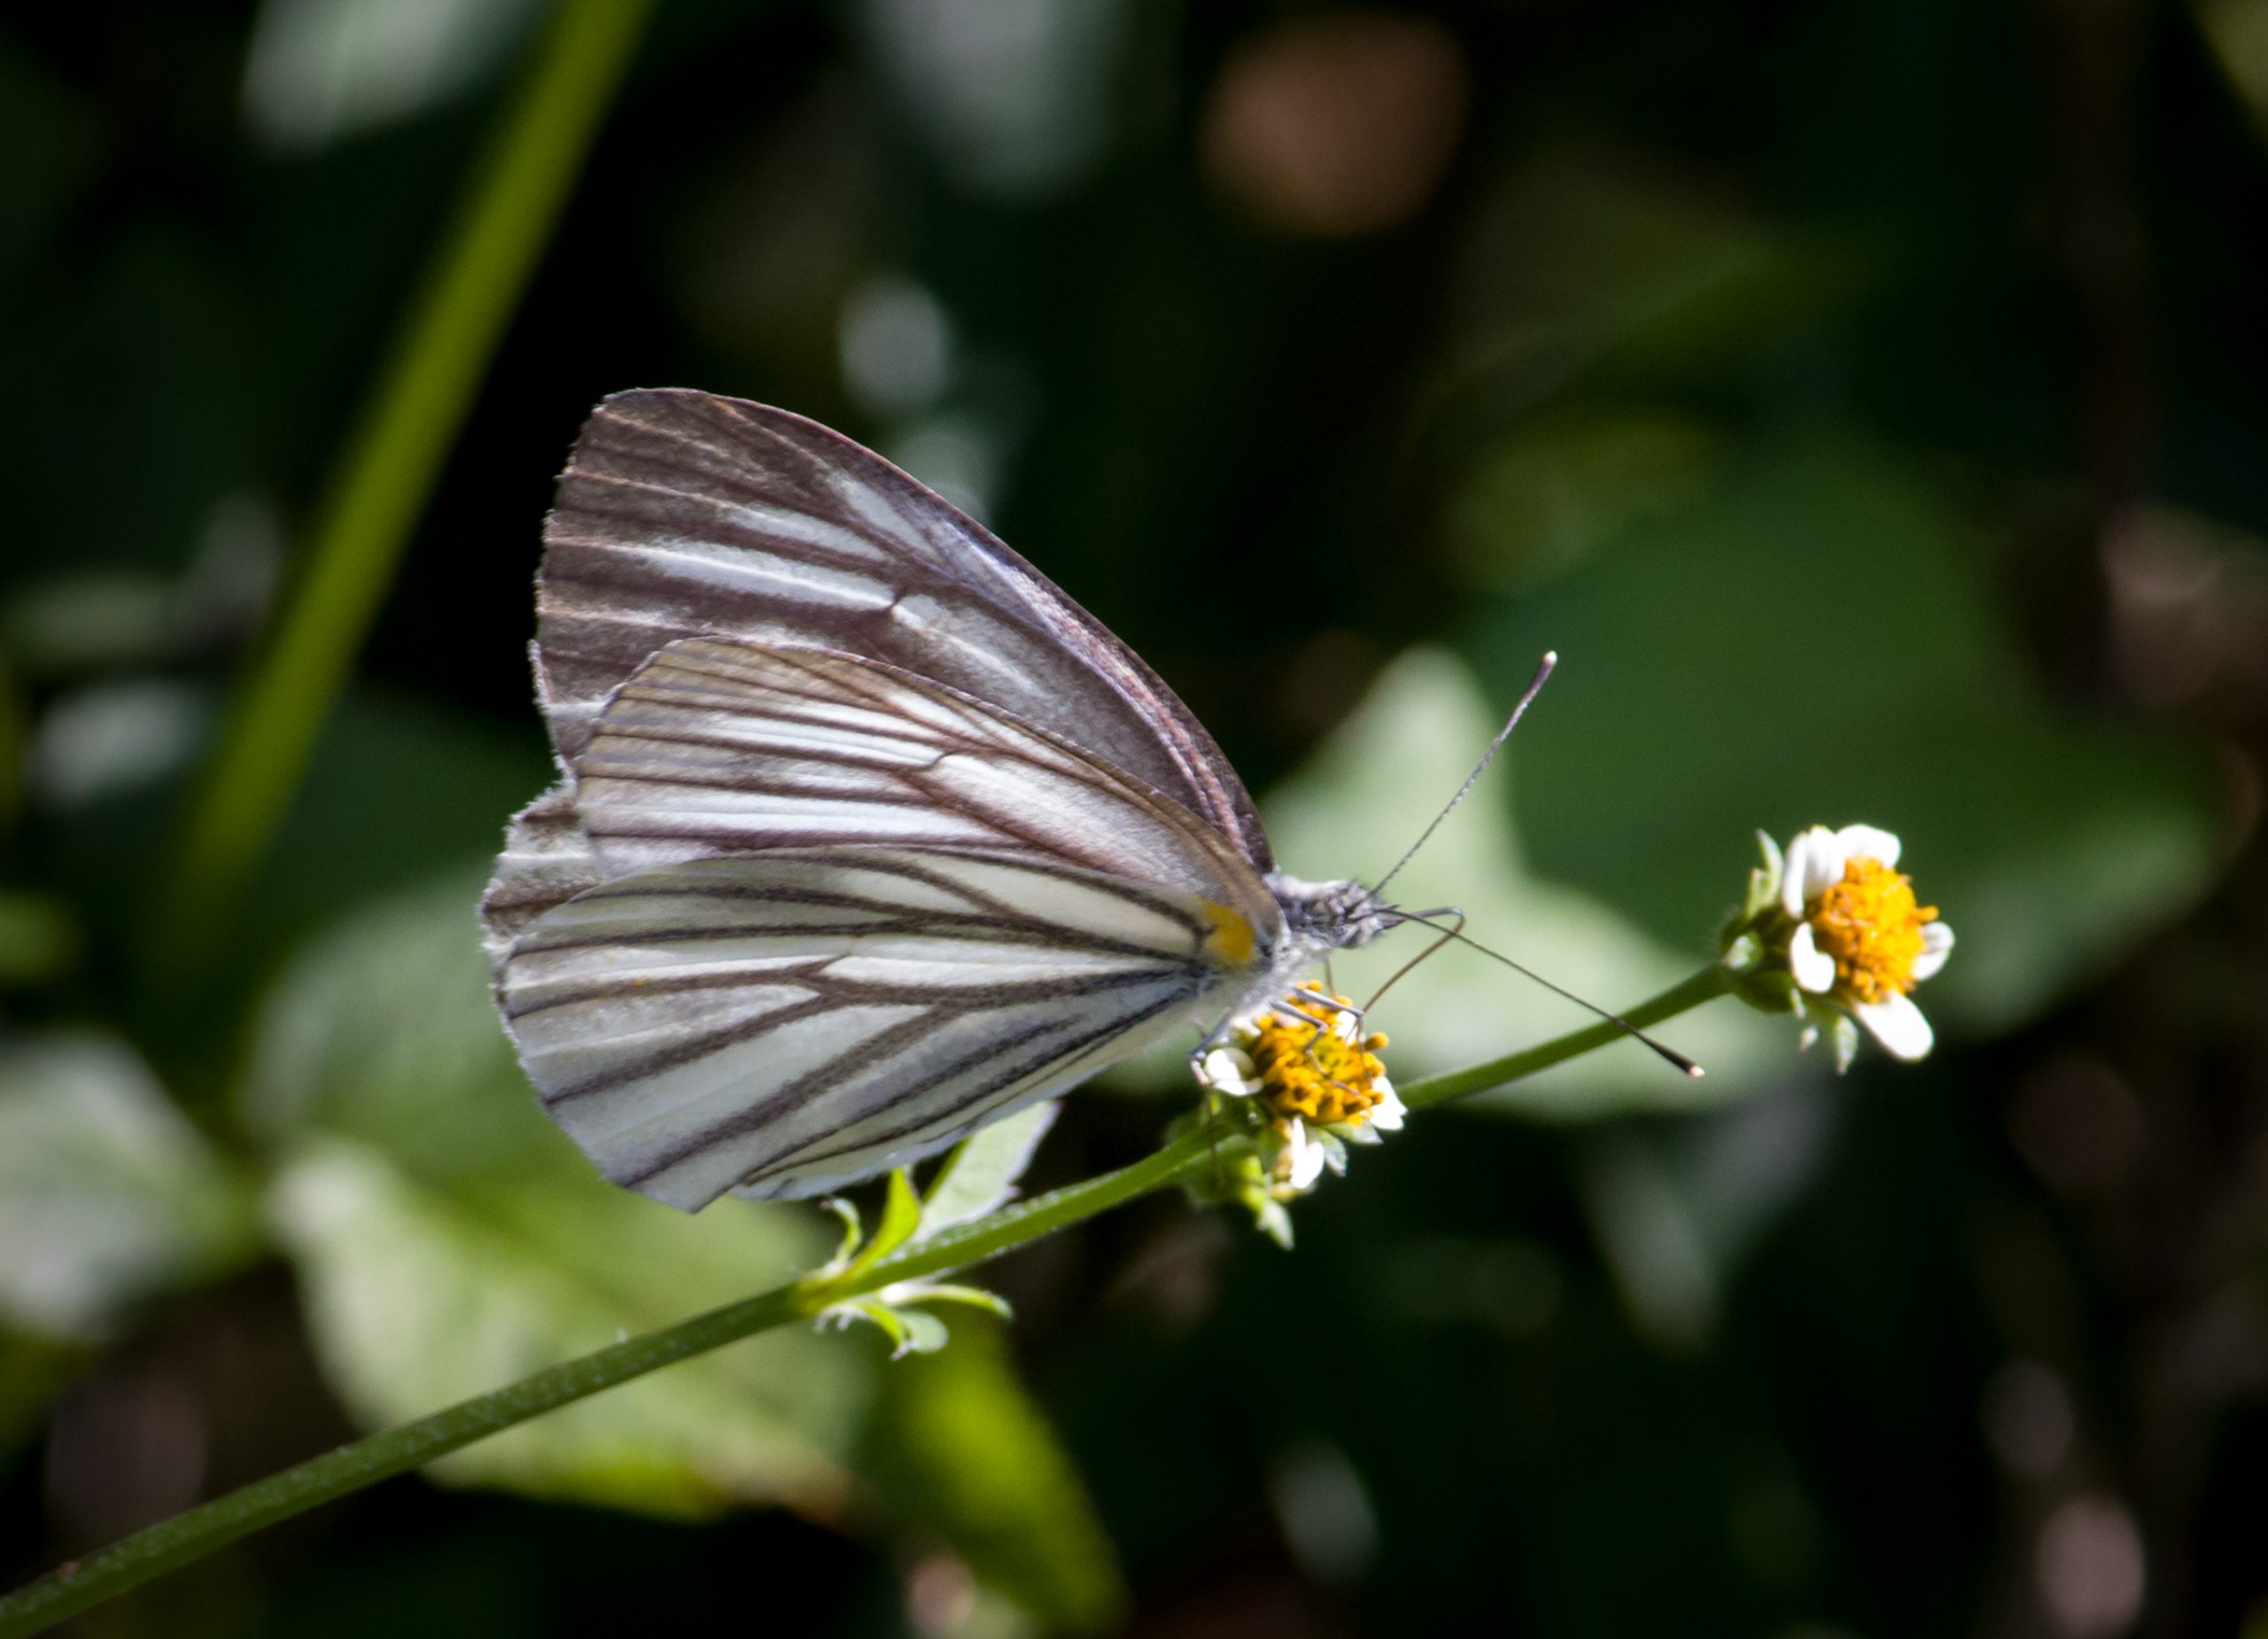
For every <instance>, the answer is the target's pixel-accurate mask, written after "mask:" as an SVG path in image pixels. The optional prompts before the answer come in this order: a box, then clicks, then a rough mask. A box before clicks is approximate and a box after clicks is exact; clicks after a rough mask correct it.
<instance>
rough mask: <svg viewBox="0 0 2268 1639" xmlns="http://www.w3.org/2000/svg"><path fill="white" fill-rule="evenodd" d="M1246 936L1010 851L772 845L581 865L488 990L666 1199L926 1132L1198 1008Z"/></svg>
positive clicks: (1215, 996)
mask: <svg viewBox="0 0 2268 1639" xmlns="http://www.w3.org/2000/svg"><path fill="white" fill-rule="evenodd" d="M1224 934H1225V935H1227V937H1225V938H1224ZM1253 952H1254V947H1253V943H1252V940H1251V937H1250V935H1249V932H1248V931H1247V932H1245V933H1243V934H1242V935H1241V936H1240V937H1239V930H1238V928H1237V927H1236V925H1235V924H1234V923H1231V922H1224V920H1223V911H1222V907H1221V906H1220V905H1218V904H1217V903H1216V902H1213V901H1210V900H1208V899H1206V898H1204V897H1200V896H1197V895H1193V894H1189V893H1184V892H1182V891H1180V890H1177V889H1167V888H1162V887H1156V886H1151V885H1147V884H1144V883H1139V882H1129V881H1127V880H1125V879H1123V878H1120V877H1114V876H1107V875H1103V874H1099V873H1095V872H1091V871H1087V870H1084V869H1081V868H1079V867H1076V866H1065V865H1060V864H1051V863H1048V862H1046V861H1045V860H1043V859H1041V858H1037V857H1035V856H1031V855H1025V856H1022V857H1015V856H1008V855H1001V854H993V853H976V852H966V851H957V850H950V849H935V848H920V847H901V846H891V847H861V848H845V849H788V850H782V851H772V852H766V853H760V854H752V855H742V856H734V857H726V858H707V859H698V860H694V861H690V862H687V863H682V864H676V865H667V866H659V867H657V868H655V869H653V870H649V871H647V872H644V873H641V874H637V875H634V876H631V877H627V878H625V879H623V880H620V881H617V882H608V883H605V884H602V885H601V886H599V887H596V888H593V889H587V890H586V891H585V892H584V893H582V894H580V895H579V896H578V897H575V898H574V899H572V900H571V901H569V902H568V903H566V904H564V905H559V906H557V907H555V909H553V910H551V911H548V912H547V913H544V914H543V915H542V916H540V917H539V918H538V919H537V920H535V921H534V922H533V923H532V925H531V926H530V927H529V928H527V930H526V931H525V932H524V934H523V935H522V936H520V938H519V939H518V941H517V944H515V946H514V948H513V950H512V952H511V954H510V956H509V958H508V959H507V960H506V961H505V963H504V965H503V968H502V971H501V975H500V981H499V985H498V998H499V1001H500V1003H501V1006H502V1008H503V1012H504V1017H505V1021H506V1024H507V1027H508V1028H509V1030H510V1032H511V1035H512V1037H513V1040H514V1042H515V1043H516V1044H517V1046H518V1048H519V1052H520V1057H521V1061H522V1062H523V1063H524V1065H525V1066H526V1067H527V1070H528V1073H529V1075H530V1076H532V1078H533V1080H534V1081H535V1083H536V1085H537V1086H538V1087H539V1088H540V1090H541V1091H542V1094H543V1099H544V1102H545V1104H546V1105H547V1107H548V1108H549V1110H550V1112H551V1114H552V1115H553V1116H554V1118H555V1119H556V1120H557V1121H558V1122H559V1123H560V1125H561V1126H562V1127H563V1128H564V1129H565V1130H566V1131H567V1132H568V1134H569V1135H570V1136H571V1138H574V1140H575V1141H576V1143H578V1144H579V1146H581V1147H582V1148H583V1150H584V1151H585V1152H586V1154H589V1155H590V1156H591V1158H592V1159H593V1160H594V1161H596V1162H597V1163H598V1165H599V1166H600V1167H601V1169H602V1170H603V1171H604V1172H605V1173H606V1175H607V1176H608V1177H610V1178H612V1179H613V1180H615V1181H616V1182H617V1183H618V1184H623V1185H628V1186H629V1187H631V1188H633V1189H636V1190H639V1191H641V1192H644V1193H646V1194H649V1195H651V1196H653V1197H655V1198H656V1199H657V1200H664V1201H668V1202H670V1203H671V1204H672V1205H674V1206H678V1207H681V1208H687V1209H688V1210H690V1209H692V1208H698V1207H700V1206H703V1205H704V1204H706V1203H707V1202H708V1201H710V1200H713V1199H715V1198H716V1197H717V1196H718V1195H719V1194H721V1193H723V1192H726V1191H727V1190H730V1189H733V1188H734V1187H736V1186H738V1187H742V1189H743V1192H746V1193H750V1194H755V1195H759V1196H769V1195H807V1194H814V1193H818V1192H823V1191H826V1190H828V1189H831V1188H835V1187H836V1186H838V1185H842V1184H844V1183H847V1182H849V1181H850V1180H853V1179H856V1178H860V1177H866V1176H869V1175H870V1174H872V1173H874V1172H876V1171H878V1170H881V1169H884V1168H886V1167H891V1166H899V1165H904V1164H906V1163H908V1162H910V1161H914V1160H918V1159H919V1158H920V1157H921V1156H924V1155H928V1154H934V1153H935V1152H936V1151H937V1150H940V1149H942V1148H944V1146H947V1145H949V1144H951V1143H953V1142H954V1141H956V1140H957V1139H959V1138H961V1137H963V1136H965V1135H966V1134H967V1133H968V1132H969V1131H971V1130H973V1129H975V1127H977V1126H979V1125H981V1124H982V1123H983V1122H986V1121H989V1120H990V1119H992V1118H994V1117H996V1116H999V1115H1006V1114H1008V1113H1010V1112H1011V1111H1013V1110H1014V1109H1016V1108H1019V1107H1022V1106H1024V1105H1027V1104H1030V1103H1033V1102H1036V1101H1037V1100H1039V1099H1045V1098H1048V1097H1051V1096H1052V1095H1053V1094H1055V1093H1058V1092H1060V1091H1065V1090H1066V1089H1068V1087H1069V1086H1071V1085H1072V1084H1075V1083H1076V1082H1079V1081H1082V1080H1084V1079H1085V1078H1086V1077H1087V1076H1091V1075H1092V1074H1093V1073H1094V1072H1095V1071H1096V1070H1098V1069H1100V1068H1103V1067H1104V1066H1105V1065H1107V1064H1108V1063H1110V1062H1112V1061H1113V1060H1117V1059H1120V1058H1122V1057H1124V1056H1126V1055H1128V1054H1129V1053H1134V1052H1137V1051H1139V1050H1140V1049H1141V1048H1143V1047H1145V1046H1146V1045H1150V1044H1151V1043H1152V1042H1153V1041H1156V1040H1158V1039H1160V1038H1161V1037H1163V1036H1165V1035H1166V1034H1168V1033H1169V1032H1171V1031H1173V1030H1174V1029H1177V1028H1178V1027H1182V1026H1184V1025H1186V1024H1189V1023H1191V1022H1193V1021H1198V1020H1200V1019H1201V1020H1203V1021H1206V1022H1210V1021H1211V1019H1212V1017H1213V1015H1215V1014H1217V1013H1218V1012H1219V1011H1220V1009H1221V1008H1222V1007H1223V1006H1224V1005H1226V1002H1227V1001H1228V1000H1229V999H1230V998H1231V997H1232V995H1233V994H1234V993H1236V992H1237V991H1239V990H1242V989H1243V988H1245V987H1247V986H1248V985H1249V984H1250V983H1251V981H1252V978H1253V976H1254V972H1255V971H1256V969H1255V967H1254V965H1253V963H1252V962H1251V960H1250V958H1251V957H1252V955H1253ZM1239 953H1241V954H1242V955H1243V956H1245V957H1246V958H1247V959H1246V960H1243V961H1239V960H1235V959H1233V958H1235V957H1236V956H1237V955H1239Z"/></svg>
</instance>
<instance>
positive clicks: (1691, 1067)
mask: <svg viewBox="0 0 2268 1639" xmlns="http://www.w3.org/2000/svg"><path fill="white" fill-rule="evenodd" d="M1447 915H1456V917H1457V919H1458V926H1457V927H1456V928H1444V927H1442V926H1441V924H1440V923H1439V922H1433V921H1428V920H1425V919H1426V918H1427V917H1428V916H1447ZM1402 920H1404V921H1406V922H1415V923H1417V925H1418V926H1419V927H1420V928H1432V929H1433V931H1434V932H1435V933H1437V934H1440V935H1441V936H1442V937H1443V939H1444V940H1448V939H1454V940H1456V942H1457V943H1458V944H1464V945H1470V946H1472V948H1473V949H1474V950H1476V951H1478V952H1480V953H1481V954H1482V955H1483V956H1486V957H1487V958H1488V959H1490V960H1491V961H1498V962H1502V963H1503V964H1504V966H1505V967H1509V968H1511V970H1512V971H1513V972H1514V973H1517V974H1520V975H1524V976H1526V977H1527V978H1530V979H1533V980H1534V981H1535V982H1536V983H1538V984H1540V985H1542V987H1543V988H1544V989H1545V990H1549V991H1550V992H1551V993H1552V994H1553V995H1554V996H1564V997H1565V998H1567V999H1568V1000H1569V1001H1571V1002H1573V1003H1574V1004H1575V1006H1578V1007H1581V1008H1584V1009H1586V1010H1588V1012H1591V1013H1595V1014H1597V1015H1598V1016H1599V1017H1600V1018H1602V1019H1604V1020H1605V1021H1607V1022H1608V1023H1609V1024H1611V1025H1612V1026H1613V1027H1614V1028H1615V1029H1618V1030H1620V1031H1621V1032H1622V1033H1623V1034H1624V1035H1626V1036H1627V1037H1630V1038H1631V1039H1632V1040H1633V1041H1636V1042H1643V1044H1645V1045H1646V1046H1648V1047H1650V1048H1651V1049H1652V1050H1653V1051H1654V1053H1657V1054H1658V1055H1659V1056H1660V1058H1661V1059H1662V1060H1664V1061H1665V1062H1666V1063H1668V1064H1670V1065H1672V1066H1674V1067H1675V1068H1678V1069H1681V1070H1682V1071H1684V1072H1685V1074H1687V1075H1688V1076H1692V1077H1694V1078H1695V1079H1696V1080H1698V1079H1699V1078H1700V1077H1701V1076H1702V1075H1703V1074H1705V1072H1704V1071H1703V1070H1702V1068H1701V1067H1700V1066H1699V1065H1697V1064H1696V1063H1694V1062H1693V1060H1690V1059H1689V1058H1687V1057H1686V1056H1685V1055H1684V1054H1683V1053H1680V1052H1678V1051H1677V1049H1676V1048H1674V1047H1666V1046H1664V1045H1662V1044H1661V1043H1659V1042H1658V1041H1656V1040H1655V1039H1654V1038H1653V1037H1651V1036H1649V1035H1647V1034H1646V1033H1645V1031H1643V1030H1642V1029H1639V1028H1638V1027H1637V1026H1636V1025H1635V1024H1633V1023H1631V1022H1630V1021H1629V1020H1627V1019H1623V1018H1618V1017H1617V1016H1616V1015H1614V1014H1611V1013H1609V1012H1607V1010H1606V1009H1605V1008H1604V1007H1601V1006H1598V1005H1597V1004H1596V1002H1587V1001H1585V1000H1584V999H1583V998H1581V997H1580V996H1578V995H1576V994H1575V993H1574V992H1573V990H1566V989H1565V988H1563V987H1562V986H1559V985H1557V984H1554V983H1551V981H1550V980H1549V979H1547V978H1545V977H1544V976H1543V975H1542V974H1540V973H1537V972H1536V971H1534V969H1533V968H1529V967H1522V966H1521V965H1520V964H1519V963H1518V962H1516V961H1514V960H1513V959H1511V957H1509V956H1506V955H1504V954H1503V952H1498V951H1492V950H1490V949H1489V948H1488V947H1487V945H1485V944H1481V943H1480V940H1478V939H1472V938H1468V937H1466V936H1465V935H1464V933H1463V932H1462V931H1460V929H1461V928H1463V926H1464V913H1462V912H1449V911H1427V912H1419V913H1417V914H1414V915H1412V914H1410V913H1404V914H1403V915H1402ZM1426 954H1427V955H1431V954H1432V952H1431V951H1428V952H1426ZM1400 976H1401V975H1398V974H1397V975H1395V977H1396V978H1399V977H1400Z"/></svg>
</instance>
